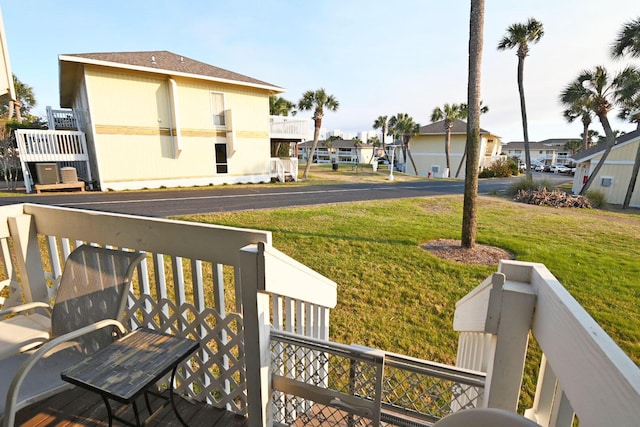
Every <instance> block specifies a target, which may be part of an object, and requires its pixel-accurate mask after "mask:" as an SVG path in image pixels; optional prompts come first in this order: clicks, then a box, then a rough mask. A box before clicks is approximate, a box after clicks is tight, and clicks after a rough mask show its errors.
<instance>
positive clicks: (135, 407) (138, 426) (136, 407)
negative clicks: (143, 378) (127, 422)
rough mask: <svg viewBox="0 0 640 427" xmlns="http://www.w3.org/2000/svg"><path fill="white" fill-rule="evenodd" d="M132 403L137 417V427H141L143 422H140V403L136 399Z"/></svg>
mask: <svg viewBox="0 0 640 427" xmlns="http://www.w3.org/2000/svg"><path fill="white" fill-rule="evenodd" d="M131 405H132V406H133V415H134V416H135V417H136V427H140V426H142V424H140V413H139V412H138V404H137V403H136V401H135V399H134V400H133V402H131Z"/></svg>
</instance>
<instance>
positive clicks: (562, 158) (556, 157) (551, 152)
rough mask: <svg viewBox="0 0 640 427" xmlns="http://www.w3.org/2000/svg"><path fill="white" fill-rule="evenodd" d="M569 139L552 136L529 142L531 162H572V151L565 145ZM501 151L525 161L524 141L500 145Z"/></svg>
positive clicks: (510, 156) (551, 163)
mask: <svg viewBox="0 0 640 427" xmlns="http://www.w3.org/2000/svg"><path fill="white" fill-rule="evenodd" d="M569 141H570V139H566V138H552V139H545V140H543V141H538V142H533V141H530V142H529V153H530V155H531V162H535V163H541V164H543V165H553V164H556V163H558V164H567V163H571V162H572V158H573V156H572V153H571V151H569V150H567V149H566V148H565V147H566V145H567V142H569ZM502 152H503V153H504V154H506V156H507V157H509V158H514V157H517V158H518V159H519V160H520V161H522V162H524V161H525V154H524V142H523V141H511V142H507V143H506V144H503V145H502Z"/></svg>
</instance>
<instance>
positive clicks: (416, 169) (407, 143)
mask: <svg viewBox="0 0 640 427" xmlns="http://www.w3.org/2000/svg"><path fill="white" fill-rule="evenodd" d="M404 145H405V147H407V154H408V155H409V160H411V165H412V166H413V170H414V171H415V173H416V176H418V175H419V174H418V168H417V166H416V162H415V160H413V156H412V155H411V146H410V145H409V140H408V139H407V142H405V144H404Z"/></svg>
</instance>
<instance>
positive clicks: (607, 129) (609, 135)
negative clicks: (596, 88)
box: [580, 113, 616, 196]
mask: <svg viewBox="0 0 640 427" xmlns="http://www.w3.org/2000/svg"><path fill="white" fill-rule="evenodd" d="M598 118H599V119H600V123H602V128H603V129H604V134H605V136H606V141H607V142H606V144H607V147H606V149H605V150H604V153H602V157H600V161H598V164H597V165H596V167H595V169H594V170H593V172H591V174H590V175H589V179H587V182H586V183H585V184H584V186H583V187H582V189H581V190H580V196H584V195H585V194H587V191H589V187H591V184H592V183H593V181H594V180H595V179H596V175H598V172H600V169H601V168H602V165H604V162H605V161H606V160H607V157H608V156H609V153H610V152H611V148H613V145H614V144H615V143H616V137H615V135H614V134H613V130H612V129H611V124H610V123H609V118H608V117H607V113H601V114H598Z"/></svg>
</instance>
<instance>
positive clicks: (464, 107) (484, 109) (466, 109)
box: [456, 101, 489, 178]
mask: <svg viewBox="0 0 640 427" xmlns="http://www.w3.org/2000/svg"><path fill="white" fill-rule="evenodd" d="M460 107H461V108H462V110H463V111H464V116H465V117H467V115H468V112H469V107H467V104H465V103H462V104H460ZM488 112H489V106H488V105H482V101H480V114H484V113H488ZM466 158H467V146H466V144H465V146H464V152H463V153H462V158H461V159H460V163H459V164H458V169H456V178H457V177H459V176H460V170H462V165H464V159H466Z"/></svg>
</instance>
